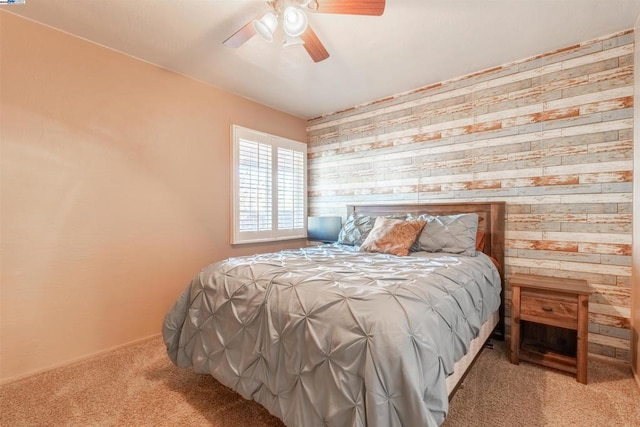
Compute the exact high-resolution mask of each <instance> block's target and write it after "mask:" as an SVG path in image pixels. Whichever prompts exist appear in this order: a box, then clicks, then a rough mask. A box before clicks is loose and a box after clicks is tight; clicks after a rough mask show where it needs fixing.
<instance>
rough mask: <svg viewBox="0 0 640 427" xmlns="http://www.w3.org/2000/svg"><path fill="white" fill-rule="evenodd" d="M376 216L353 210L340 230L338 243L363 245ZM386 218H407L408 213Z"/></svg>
mask: <svg viewBox="0 0 640 427" xmlns="http://www.w3.org/2000/svg"><path fill="white" fill-rule="evenodd" d="M376 218H377V217H376V216H369V215H361V214H359V213H355V212H352V213H351V214H350V215H349V217H347V220H346V221H345V223H344V225H343V226H342V229H341V230H340V234H339V235H338V243H342V244H343V245H351V246H360V245H362V243H363V242H364V241H365V239H366V238H367V236H368V235H369V233H370V232H371V230H372V229H373V225H374V224H375V222H376ZM385 218H393V219H405V218H406V215H389V216H386V217H385Z"/></svg>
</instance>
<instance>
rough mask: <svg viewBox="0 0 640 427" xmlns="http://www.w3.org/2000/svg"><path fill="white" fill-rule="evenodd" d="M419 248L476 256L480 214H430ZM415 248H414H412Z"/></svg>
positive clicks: (428, 250) (421, 249) (419, 241)
mask: <svg viewBox="0 0 640 427" xmlns="http://www.w3.org/2000/svg"><path fill="white" fill-rule="evenodd" d="M424 219H426V220H427V223H426V224H425V226H424V228H423V229H422V233H420V236H419V237H418V240H417V242H418V250H420V251H426V252H447V253H450V254H461V255H468V256H476V234H477V232H478V214H459V215H439V216H428V217H426V218H424ZM412 249H413V248H412Z"/></svg>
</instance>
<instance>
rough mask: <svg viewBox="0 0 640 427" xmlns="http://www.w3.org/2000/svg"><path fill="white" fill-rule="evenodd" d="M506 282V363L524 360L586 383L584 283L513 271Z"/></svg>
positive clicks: (586, 302) (586, 301)
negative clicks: (508, 312) (508, 350)
mask: <svg viewBox="0 0 640 427" xmlns="http://www.w3.org/2000/svg"><path fill="white" fill-rule="evenodd" d="M510 283H511V302H512V305H511V363H515V364H518V363H519V361H520V360H525V361H527V362H532V363H537V364H540V365H544V366H548V367H550V368H555V369H560V370H562V371H566V372H571V373H574V374H576V379H577V381H578V382H579V383H582V384H586V383H587V327H588V315H589V294H590V293H591V291H590V289H589V285H588V284H587V282H586V281H585V280H577V279H564V278H556V277H547V276H535V275H530V274H519V273H516V274H515V275H514V276H513V277H512V278H511V281H510Z"/></svg>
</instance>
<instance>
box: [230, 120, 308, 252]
mask: <svg viewBox="0 0 640 427" xmlns="http://www.w3.org/2000/svg"><path fill="white" fill-rule="evenodd" d="M241 139H244V140H246V141H250V142H256V143H259V144H267V145H269V146H270V147H271V165H272V171H271V229H270V230H266V231H240V190H239V188H240V176H239V175H240V174H239V171H240V149H239V148H240V140H241ZM278 148H282V149H287V150H293V151H298V152H301V153H302V162H303V163H302V175H303V176H302V181H303V190H302V191H303V206H302V212H303V225H302V228H293V229H283V230H280V229H278V208H279V206H278V205H279V203H278V201H279V195H278ZM307 203H308V201H307V144H305V143H303V142H300V141H295V140H292V139H287V138H283V137H280V136H276V135H271V134H268V133H265V132H260V131H257V130H254V129H249V128H246V127H242V126H239V125H231V236H230V240H231V244H232V245H240V244H247V243H260V242H272V241H281V240H293V239H305V238H306V237H307Z"/></svg>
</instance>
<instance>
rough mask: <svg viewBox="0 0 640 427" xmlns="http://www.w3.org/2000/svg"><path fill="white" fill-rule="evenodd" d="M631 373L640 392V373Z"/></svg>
mask: <svg viewBox="0 0 640 427" xmlns="http://www.w3.org/2000/svg"><path fill="white" fill-rule="evenodd" d="M631 372H633V378H634V379H635V380H636V385H637V386H638V391H640V373H638V372H636V371H634V370H633V369H632V370H631Z"/></svg>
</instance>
